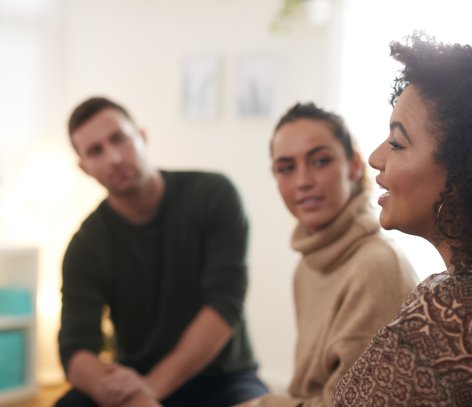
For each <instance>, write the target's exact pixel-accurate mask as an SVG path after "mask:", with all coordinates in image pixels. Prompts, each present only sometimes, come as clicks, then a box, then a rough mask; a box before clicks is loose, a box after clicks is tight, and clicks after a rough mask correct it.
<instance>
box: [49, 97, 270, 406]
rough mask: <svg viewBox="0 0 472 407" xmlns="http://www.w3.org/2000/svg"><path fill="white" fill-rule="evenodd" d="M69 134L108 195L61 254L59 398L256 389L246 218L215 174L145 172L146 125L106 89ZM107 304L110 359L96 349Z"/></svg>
mask: <svg viewBox="0 0 472 407" xmlns="http://www.w3.org/2000/svg"><path fill="white" fill-rule="evenodd" d="M69 135H70V138H71V142H72V145H73V147H74V149H75V150H76V152H77V154H78V157H79V165H80V167H81V168H82V170H83V171H85V173H87V174H88V175H90V176H92V177H93V178H95V179H96V180H97V181H98V182H99V183H101V184H102V185H103V186H104V187H105V188H106V189H107V192H108V195H107V198H106V199H105V200H104V201H103V202H101V203H100V205H99V206H98V208H97V209H96V210H95V211H94V212H93V213H92V214H90V215H89V216H88V218H87V219H86V220H85V221H84V222H83V223H82V225H81V227H80V229H79V230H78V231H77V232H76V233H75V235H74V237H73V238H72V240H71V242H70V244H69V246H68V248H67V251H66V254H65V257H64V262H63V286H62V316H61V329H60V332H59V347H60V356H61V361H62V364H63V366H64V369H65V372H66V375H67V378H68V380H69V381H70V383H71V384H72V386H73V389H72V390H71V391H69V392H68V393H66V395H65V396H64V397H62V398H61V399H60V400H59V401H58V402H57V406H60V407H73V406H81V407H82V406H100V407H115V406H123V407H134V406H139V407H148V406H149V407H151V406H152V407H155V406H159V405H161V404H160V403H162V405H164V406H166V407H184V406H185V407H189V406H202V407H225V406H232V405H235V404H238V403H240V402H243V401H245V400H249V399H253V398H255V397H258V396H260V395H262V394H264V393H265V392H266V391H267V389H266V387H265V386H264V384H263V383H262V382H261V381H260V380H259V378H258V377H257V375H256V372H255V371H256V367H257V365H256V361H255V359H254V355H253V353H252V350H251V345H250V342H249V337H248V333H247V329H246V323H245V321H244V313H243V308H244V307H243V305H244V297H245V293H246V288H247V271H246V250H247V235H248V225H247V221H246V217H245V214H244V211H243V208H242V206H241V201H240V199H239V196H238V193H237V191H236V189H235V188H234V186H233V185H232V183H231V182H230V181H229V180H228V179H227V178H226V177H224V176H223V175H220V174H216V173H204V172H175V171H174V172H170V171H162V170H160V171H159V170H156V169H154V168H153V167H152V166H151V165H150V163H149V161H148V159H147V157H146V151H145V145H146V137H147V136H146V134H145V133H144V132H143V131H142V130H140V129H138V128H137V127H136V125H135V123H134V121H133V119H132V118H131V116H130V115H129V113H128V112H127V111H126V110H125V109H124V108H123V107H122V106H120V105H118V104H116V103H115V102H112V101H110V100H108V99H105V98H92V99H89V100H87V101H85V102H83V103H82V104H80V105H79V106H78V107H77V108H76V109H75V110H74V112H73V113H72V115H71V117H70V120H69ZM105 307H108V308H109V311H110V316H111V320H112V322H113V325H114V332H115V340H116V361H114V363H105V362H104V361H103V360H102V359H100V357H99V353H100V350H101V347H102V343H103V335H102V331H101V321H102V315H103V310H104V308H105Z"/></svg>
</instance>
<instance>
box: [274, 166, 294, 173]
mask: <svg viewBox="0 0 472 407" xmlns="http://www.w3.org/2000/svg"><path fill="white" fill-rule="evenodd" d="M276 170H277V172H278V173H279V174H288V173H289V172H291V171H292V170H293V165H282V166H280V167H277V169H276Z"/></svg>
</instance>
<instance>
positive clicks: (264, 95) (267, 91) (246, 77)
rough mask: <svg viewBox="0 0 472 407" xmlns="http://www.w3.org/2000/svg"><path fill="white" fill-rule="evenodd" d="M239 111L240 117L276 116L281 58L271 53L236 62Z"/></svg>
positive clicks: (241, 57)
mask: <svg viewBox="0 0 472 407" xmlns="http://www.w3.org/2000/svg"><path fill="white" fill-rule="evenodd" d="M235 76H236V110H237V114H238V116H239V117H273V116H274V115H275V114H276V109H277V105H278V103H279V99H280V85H281V63H280V57H279V56H278V55H276V54H273V53H270V52H254V53H250V54H245V55H240V56H239V57H238V58H237V60H236V72H235Z"/></svg>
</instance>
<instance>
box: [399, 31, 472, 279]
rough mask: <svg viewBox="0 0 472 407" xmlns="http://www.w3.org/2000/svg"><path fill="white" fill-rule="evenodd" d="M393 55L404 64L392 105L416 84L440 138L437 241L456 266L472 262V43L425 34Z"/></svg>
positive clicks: (412, 37) (418, 34)
mask: <svg viewBox="0 0 472 407" xmlns="http://www.w3.org/2000/svg"><path fill="white" fill-rule="evenodd" d="M390 50H391V56H392V57H393V58H394V59H396V60H397V61H399V62H400V63H402V64H403V65H404V67H403V70H401V71H400V72H399V74H398V75H397V77H396V78H395V80H394V84H393V93H392V96H391V103H392V105H394V104H395V103H396V101H397V100H398V97H399V96H400V95H401V93H402V92H403V90H404V89H405V88H406V87H407V86H408V85H414V86H415V89H416V90H417V91H418V92H419V94H420V95H421V97H422V98H423V100H424V101H425V103H426V105H427V107H428V119H429V122H430V126H431V127H430V130H431V134H435V135H436V137H437V147H436V152H435V157H434V158H435V160H436V162H437V163H438V164H439V165H442V166H443V167H444V168H445V169H446V172H447V178H446V184H445V188H444V190H443V191H442V193H441V200H440V201H438V202H436V203H435V204H434V210H435V212H436V213H437V214H438V216H437V221H436V227H435V229H436V232H437V235H438V236H437V240H436V242H435V243H436V244H438V243H440V242H441V241H444V240H446V241H447V242H448V243H449V244H450V245H451V247H452V259H451V262H452V264H453V265H454V267H455V268H456V270H463V269H466V268H470V267H471V266H472V210H471V208H472V47H471V46H470V45H460V44H445V43H442V42H436V40H435V39H434V38H433V37H430V36H427V35H426V34H424V33H422V32H414V33H413V34H412V35H410V36H409V37H407V38H406V40H405V43H404V44H401V43H399V42H393V43H391V44H390Z"/></svg>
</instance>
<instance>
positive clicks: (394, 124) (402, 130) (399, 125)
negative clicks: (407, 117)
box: [390, 121, 411, 144]
mask: <svg viewBox="0 0 472 407" xmlns="http://www.w3.org/2000/svg"><path fill="white" fill-rule="evenodd" d="M394 129H398V130H400V133H401V134H403V136H404V137H405V138H406V139H407V140H408V142H409V143H410V144H411V137H410V135H409V134H408V132H407V131H406V129H405V127H404V126H403V124H402V123H400V122H397V121H394V122H391V123H390V132H392V131H393V130H394Z"/></svg>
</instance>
